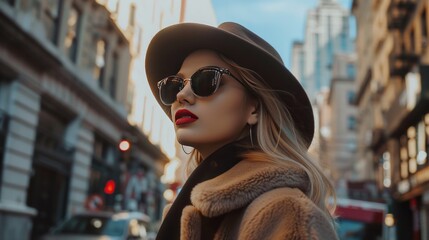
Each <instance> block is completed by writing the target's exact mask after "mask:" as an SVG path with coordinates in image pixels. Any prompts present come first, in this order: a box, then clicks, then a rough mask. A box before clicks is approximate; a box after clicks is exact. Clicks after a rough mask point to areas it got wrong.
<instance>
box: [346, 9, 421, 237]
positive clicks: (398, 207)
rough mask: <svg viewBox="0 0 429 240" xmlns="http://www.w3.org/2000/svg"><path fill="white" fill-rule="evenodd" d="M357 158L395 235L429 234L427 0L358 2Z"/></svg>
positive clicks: (417, 235) (355, 12)
mask: <svg viewBox="0 0 429 240" xmlns="http://www.w3.org/2000/svg"><path fill="white" fill-rule="evenodd" d="M352 11H353V14H354V15H355V16H356V22H357V43H356V47H357V55H358V63H357V66H358V68H357V101H356V103H357V106H358V112H359V118H358V123H359V124H358V127H359V133H360V134H359V136H358V146H359V148H358V155H359V161H360V162H362V166H365V167H364V168H362V171H363V173H365V172H366V173H368V174H369V175H373V176H375V177H374V178H375V179H376V180H377V182H378V187H379V188H380V189H381V190H382V191H384V192H385V195H386V196H385V198H386V201H387V202H388V204H389V207H388V209H387V212H388V213H390V214H393V218H394V220H395V221H394V225H391V226H389V227H390V228H392V229H393V232H394V234H395V235H396V239H424V240H427V239H429V232H428V222H429V163H428V159H427V152H428V151H429V101H428V100H429V99H428V96H429V95H428V93H429V85H428V80H429V49H428V46H427V39H428V31H429V28H428V25H429V24H428V23H429V18H428V12H429V1H427V0H354V1H353V6H352Z"/></svg>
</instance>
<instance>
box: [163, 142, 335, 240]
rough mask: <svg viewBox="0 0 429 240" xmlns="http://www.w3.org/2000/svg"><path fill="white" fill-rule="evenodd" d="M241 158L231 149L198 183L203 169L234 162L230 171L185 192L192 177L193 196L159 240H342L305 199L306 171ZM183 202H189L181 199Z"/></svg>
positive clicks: (174, 214)
mask: <svg viewBox="0 0 429 240" xmlns="http://www.w3.org/2000/svg"><path fill="white" fill-rule="evenodd" d="M242 153H243V151H242V149H239V148H237V147H235V146H227V147H224V148H222V149H221V150H220V153H219V152H217V153H216V154H212V156H213V157H214V158H213V157H212V156H210V157H209V158H208V159H206V160H204V161H203V163H201V164H200V166H199V167H198V168H197V169H196V170H195V171H194V173H195V172H196V173H197V177H198V173H199V172H200V171H197V170H198V169H199V168H200V167H201V166H202V165H203V164H204V163H205V164H206V165H208V166H209V167H213V166H215V167H219V165H222V164H224V163H225V161H229V162H227V163H228V164H229V166H227V167H226V168H224V169H222V170H221V171H214V172H217V173H219V172H220V174H214V175H215V176H210V177H206V178H204V180H202V181H198V180H197V181H195V182H194V183H193V184H190V185H189V186H192V187H191V189H185V188H187V187H189V186H186V185H187V183H189V181H191V182H192V181H194V180H195V179H192V178H191V177H192V175H194V173H193V174H192V175H191V176H190V178H189V179H188V181H187V182H186V183H185V185H184V187H183V189H185V191H186V190H188V191H189V192H188V194H186V193H185V194H182V193H183V189H182V191H181V194H182V196H181V194H179V196H178V197H177V198H178V199H176V200H175V202H174V203H173V205H172V206H171V208H170V209H168V207H167V208H166V211H167V212H168V213H167V214H166V215H165V219H164V222H163V224H162V226H161V229H160V233H159V234H158V236H157V239H179V237H178V236H179V235H180V239H183V240H185V239H186V240H188V239H192V240H194V239H195V240H196V239H201V240H207V239H245V240H252V239H255V240H261V239H323V240H330V239H338V238H337V236H336V233H335V230H334V228H333V225H332V221H331V220H330V219H328V218H327V217H326V216H325V215H324V214H323V213H322V211H321V209H319V208H318V207H317V206H316V205H315V204H314V203H313V202H312V201H311V200H310V199H309V198H308V197H307V196H306V193H307V191H308V188H309V185H308V178H307V175H306V173H305V172H304V171H303V170H301V169H299V168H298V167H296V166H289V167H279V166H278V165H275V164H272V163H267V162H264V161H258V158H261V156H265V155H263V154H260V153H255V154H247V155H246V158H244V159H243V158H242V157H241V156H242V155H241V154H242ZM207 160H208V162H211V163H207V162H206V161H207ZM213 163H215V164H213ZM202 167H203V168H204V165H203V166H202ZM205 170H208V169H205ZM202 173H204V171H202ZM184 196H185V198H187V199H186V201H183V199H180V198H183V197H184ZM181 200H182V203H184V204H180V202H181ZM177 202H179V204H177ZM173 209H174V210H173ZM172 210H173V212H172ZM167 218H170V222H168V221H167V222H166V220H167ZM174 221H177V222H174ZM179 221H180V224H178V222H179ZM174 224H175V225H176V226H179V228H180V230H179V231H180V233H177V234H178V235H174V234H173V232H174ZM169 226H170V227H169ZM168 229H170V230H171V232H169V230H168ZM166 232H168V234H166Z"/></svg>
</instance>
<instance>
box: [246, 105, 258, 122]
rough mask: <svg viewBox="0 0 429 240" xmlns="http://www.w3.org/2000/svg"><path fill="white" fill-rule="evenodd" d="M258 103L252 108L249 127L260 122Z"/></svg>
mask: <svg viewBox="0 0 429 240" xmlns="http://www.w3.org/2000/svg"><path fill="white" fill-rule="evenodd" d="M258 106H259V104H258V102H256V101H254V103H252V105H251V107H250V111H251V112H250V115H249V117H248V118H247V124H249V125H255V124H256V123H257V122H258V109H259V107H258Z"/></svg>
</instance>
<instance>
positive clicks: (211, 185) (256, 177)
mask: <svg viewBox="0 0 429 240" xmlns="http://www.w3.org/2000/svg"><path fill="white" fill-rule="evenodd" d="M267 158H268V156H267V155H266V154H263V153H256V152H255V153H249V154H246V157H245V159H243V160H242V161H240V162H239V163H238V164H236V165H235V166H234V167H232V168H231V169H229V170H228V171H227V172H225V173H223V174H221V175H219V176H217V177H215V178H212V179H210V180H207V181H204V182H201V183H199V184H198V185H196V186H195V187H194V189H193V191H192V193H191V202H192V204H193V205H194V206H195V207H196V208H197V209H198V210H199V211H200V212H201V213H202V215H204V216H206V217H216V216H220V215H222V214H225V213H228V212H231V211H233V210H235V209H239V208H242V207H244V206H246V205H248V204H249V203H250V202H252V201H253V200H254V199H255V198H257V197H258V196H260V195H261V194H263V193H265V192H267V191H270V190H272V189H275V188H281V187H291V188H298V189H300V190H301V191H303V192H304V193H307V192H308V190H309V184H308V176H307V174H306V173H305V171H304V170H302V169H301V168H299V167H298V166H296V165H294V164H292V163H288V164H285V165H284V166H283V165H282V166H279V164H275V163H273V162H272V161H267V160H268V159H267ZM261 159H262V160H261ZM223 160H228V159H223Z"/></svg>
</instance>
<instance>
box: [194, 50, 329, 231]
mask: <svg viewBox="0 0 429 240" xmlns="http://www.w3.org/2000/svg"><path fill="white" fill-rule="evenodd" d="M220 57H221V58H222V59H223V61H225V62H226V63H228V64H229V65H230V66H231V69H230V70H234V71H235V72H236V73H238V74H239V77H241V79H242V80H243V81H244V82H245V83H246V84H247V85H248V87H249V88H250V89H248V90H250V91H251V92H250V94H251V95H252V96H253V97H255V98H257V101H258V103H259V106H258V122H257V124H256V126H253V129H254V130H255V129H256V136H257V137H256V140H257V141H255V145H256V147H255V148H253V149H255V150H251V151H249V152H248V153H247V154H245V155H246V156H249V157H247V158H245V159H246V160H248V161H259V162H270V163H273V162H274V163H276V164H279V165H284V166H290V165H291V164H294V165H295V166H298V167H299V168H300V169H302V170H304V171H305V172H306V174H307V176H308V179H309V191H308V192H307V194H308V196H309V198H310V199H311V200H312V201H313V202H314V203H315V204H316V205H317V206H319V207H320V208H321V209H322V210H323V212H324V213H325V215H326V216H328V217H329V218H331V219H332V220H333V222H334V218H333V212H334V210H335V204H336V195H335V190H334V187H333V185H332V183H331V182H330V181H329V179H328V178H327V177H326V176H325V175H324V173H323V172H322V170H321V168H320V167H319V165H318V164H317V163H316V162H315V161H314V160H313V159H312V158H311V156H310V155H309V154H308V151H307V147H306V146H307V145H306V142H305V141H304V139H303V137H302V136H301V135H300V132H298V131H297V130H296V128H295V127H294V122H293V120H292V116H291V114H290V112H289V110H288V109H287V107H286V106H285V104H284V103H283V102H282V101H281V99H280V97H279V94H290V93H285V92H279V90H273V89H271V88H270V87H269V86H268V84H267V83H266V82H265V80H264V79H263V78H262V77H261V76H259V74H257V73H256V72H254V71H252V70H250V69H247V68H243V67H241V66H239V65H238V64H236V63H234V62H233V61H231V60H229V59H227V58H226V57H224V56H222V55H220ZM249 148H251V146H249ZM261 154H263V155H265V157H263V156H262V157H257V156H261ZM202 160H203V159H202V156H201V154H200V153H199V152H198V151H197V150H194V151H193V152H192V154H191V155H190V160H189V161H188V165H187V174H190V173H191V172H192V171H193V170H194V169H195V168H196V167H197V166H198V164H199V163H201V161H202ZM332 200H333V201H332Z"/></svg>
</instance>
